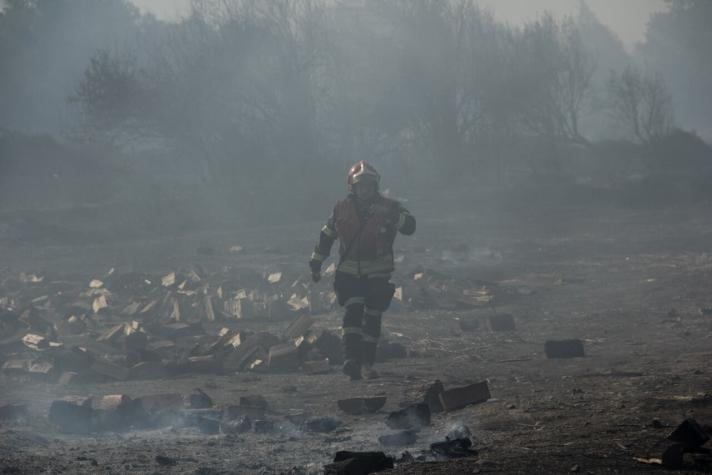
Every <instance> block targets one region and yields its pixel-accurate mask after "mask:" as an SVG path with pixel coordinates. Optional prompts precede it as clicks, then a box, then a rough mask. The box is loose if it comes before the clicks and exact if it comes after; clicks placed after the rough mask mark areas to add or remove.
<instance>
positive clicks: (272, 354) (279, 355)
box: [267, 343, 300, 371]
mask: <svg viewBox="0 0 712 475" xmlns="http://www.w3.org/2000/svg"><path fill="white" fill-rule="evenodd" d="M267 364H268V366H269V368H270V370H272V371H294V370H296V369H297V368H299V365H300V358H299V348H297V347H296V346H294V345H293V344H291V343H283V344H281V345H276V346H273V347H271V348H270V349H269V356H268V360H267Z"/></svg>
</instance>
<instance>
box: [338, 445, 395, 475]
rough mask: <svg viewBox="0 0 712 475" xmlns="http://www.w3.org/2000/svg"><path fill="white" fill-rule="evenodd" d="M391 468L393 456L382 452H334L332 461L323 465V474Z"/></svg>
mask: <svg viewBox="0 0 712 475" xmlns="http://www.w3.org/2000/svg"><path fill="white" fill-rule="evenodd" d="M391 468H393V458H392V457H388V456H386V454H384V453H383V452H350V451H346V450H343V451H339V452H336V456H335V457H334V462H333V463H330V464H328V465H325V466H324V475H354V474H368V473H374V472H380V471H383V470H388V469H391Z"/></svg>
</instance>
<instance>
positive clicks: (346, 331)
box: [341, 327, 363, 337]
mask: <svg viewBox="0 0 712 475" xmlns="http://www.w3.org/2000/svg"><path fill="white" fill-rule="evenodd" d="M341 334H342V335H344V336H345V335H361V336H362V337H363V332H362V331H361V329H360V328H359V327H343V328H342V329H341Z"/></svg>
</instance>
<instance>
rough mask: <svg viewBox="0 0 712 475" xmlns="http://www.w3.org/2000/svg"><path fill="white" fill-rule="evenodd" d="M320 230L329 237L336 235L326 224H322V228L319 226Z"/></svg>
mask: <svg viewBox="0 0 712 475" xmlns="http://www.w3.org/2000/svg"><path fill="white" fill-rule="evenodd" d="M321 232H322V233H324V234H326V235H327V236H329V237H330V238H335V237H336V231H334V230H333V229H331V228H330V227H329V226H327V225H326V224H325V225H324V227H323V228H321Z"/></svg>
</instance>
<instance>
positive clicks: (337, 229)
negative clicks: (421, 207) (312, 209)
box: [309, 160, 415, 380]
mask: <svg viewBox="0 0 712 475" xmlns="http://www.w3.org/2000/svg"><path fill="white" fill-rule="evenodd" d="M379 182H380V176H379V174H378V172H377V171H376V169H375V168H373V166H371V165H370V164H369V163H367V162H366V161H363V160H362V161H360V162H358V163H356V164H355V165H354V166H352V167H351V168H350V169H349V172H348V179H347V183H348V190H349V194H348V196H347V197H346V199H344V200H341V201H339V202H338V203H336V206H335V207H334V211H333V213H332V214H331V217H330V218H329V220H328V221H327V222H326V224H325V225H324V227H322V228H321V233H320V234H319V243H318V244H317V245H316V247H315V249H314V253H313V254H312V256H311V260H310V261H309V267H310V269H311V275H312V280H313V281H314V282H318V281H319V280H320V279H321V267H322V263H323V262H324V260H325V259H326V258H327V257H329V254H330V253H331V247H332V245H333V244H334V241H335V240H336V239H339V262H338V265H337V266H336V275H335V278H334V290H335V291H336V296H337V300H338V302H339V305H341V306H342V307H344V308H345V314H344V319H343V324H342V329H343V344H344V366H343V371H344V374H346V375H347V376H349V377H350V378H351V380H357V379H361V378H362V377H363V375H364V374H365V376H366V377H368V378H377V377H378V373H377V372H376V371H375V370H374V369H373V364H374V362H375V356H376V347H377V346H378V339H379V337H380V335H381V315H382V314H383V312H384V311H385V310H387V309H388V306H389V305H390V303H391V299H392V298H393V294H394V291H395V286H394V285H393V284H392V283H391V282H390V278H391V273H392V272H393V241H394V240H395V238H396V234H397V233H398V232H400V233H402V234H405V235H411V234H413V233H414V232H415V218H414V217H413V216H412V215H411V214H410V213H409V212H408V210H407V209H405V208H404V207H403V206H401V204H400V203H398V202H397V201H395V200H391V199H388V198H386V197H384V196H382V195H381V194H380V193H379V192H378V186H379Z"/></svg>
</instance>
